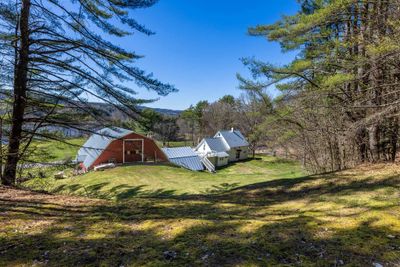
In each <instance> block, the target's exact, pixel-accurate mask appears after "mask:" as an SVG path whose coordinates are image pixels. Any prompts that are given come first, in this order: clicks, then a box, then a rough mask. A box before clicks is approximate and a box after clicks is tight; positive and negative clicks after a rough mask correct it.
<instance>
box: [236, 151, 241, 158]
mask: <svg viewBox="0 0 400 267" xmlns="http://www.w3.org/2000/svg"><path fill="white" fill-rule="evenodd" d="M240 152H242V150H240V149H238V150H236V159H240Z"/></svg>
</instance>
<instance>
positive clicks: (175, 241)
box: [0, 158, 400, 266]
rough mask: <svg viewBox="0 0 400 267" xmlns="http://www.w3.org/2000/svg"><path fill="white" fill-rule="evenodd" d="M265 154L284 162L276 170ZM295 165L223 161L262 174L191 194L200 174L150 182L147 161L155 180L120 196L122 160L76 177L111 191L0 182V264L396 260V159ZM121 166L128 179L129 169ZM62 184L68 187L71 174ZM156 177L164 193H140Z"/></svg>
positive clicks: (399, 174) (399, 215)
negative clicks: (308, 170) (337, 166)
mask: <svg viewBox="0 0 400 267" xmlns="http://www.w3.org/2000/svg"><path fill="white" fill-rule="evenodd" d="M274 164H276V166H279V168H280V167H282V165H281V164H287V165H286V167H285V165H283V167H284V168H283V170H282V174H281V176H280V175H279V174H278V173H277V171H278V170H277V169H275V167H274ZM260 165H263V166H260ZM141 168H142V169H145V168H147V166H146V167H144V166H141ZM169 168H171V167H169ZM261 168H264V169H265V170H264V171H263V170H262V169H261ZM292 168H293V170H291V169H292ZM296 168H298V167H296V166H295V165H294V164H292V167H290V163H287V162H286V163H285V162H280V161H274V160H273V159H270V158H269V159H264V160H262V161H254V162H253V161H249V162H245V163H243V165H235V166H232V169H230V170H229V169H225V170H223V172H226V173H229V172H232V173H231V174H230V176H231V177H233V178H232V179H233V181H239V180H240V181H241V182H242V183H245V180H246V179H251V177H252V176H254V177H257V176H258V174H256V173H257V172H264V173H263V174H262V175H259V178H257V179H262V177H264V181H261V180H260V181H259V182H256V178H254V180H253V181H252V182H250V181H249V184H248V185H245V186H237V187H235V188H234V189H231V190H229V189H227V188H224V189H220V190H217V191H214V192H208V193H207V192H205V193H203V194H191V193H190V192H192V190H198V191H203V189H204V188H206V187H208V186H209V185H210V182H208V183H207V184H208V185H207V186H204V184H203V185H202V180H201V179H206V178H205V176H204V177H200V176H199V179H200V180H199V183H196V181H197V180H196V179H194V178H190V177H186V176H181V177H179V178H180V180H181V181H182V183H183V184H182V185H174V187H172V186H173V184H174V183H176V181H177V180H176V179H175V182H172V181H171V182H170V183H169V184H166V183H167V182H165V184H161V181H162V180H169V179H173V177H172V176H171V173H168V172H166V170H162V169H159V173H157V176H156V177H153V178H151V179H152V181H156V179H158V180H159V184H157V185H153V188H152V189H151V187H150V186H149V184H147V187H145V188H139V189H136V188H135V187H133V188H132V190H133V191H134V192H137V191H139V192H142V193H140V194H136V193H132V192H129V189H125V192H129V193H127V195H126V197H122V198H121V195H118V194H115V193H113V192H112V188H116V189H115V190H118V187H117V186H116V185H114V186H111V185H110V183H115V182H114V181H113V180H114V179H123V178H121V177H118V175H117V174H119V175H121V176H122V175H126V171H127V170H131V171H133V170H135V171H138V172H139V171H140V168H138V169H135V168H134V167H133V166H132V167H126V168H120V169H115V170H110V171H108V172H103V173H101V175H106V174H107V177H103V178H101V177H100V176H98V177H97V178H96V177H94V176H93V175H94V174H90V175H87V176H84V177H82V179H83V180H82V181H81V182H80V183H79V184H78V185H84V184H87V186H91V185H92V184H97V183H99V182H100V181H102V182H103V183H107V185H104V186H99V189H96V190H95V191H98V192H99V194H98V196H99V197H102V196H104V197H106V198H113V199H117V200H120V201H110V200H104V199H102V200H99V199H91V198H86V197H79V196H67V195H53V194H44V193H35V192H32V191H26V190H17V189H10V188H5V187H0V253H1V256H0V266H31V265H35V264H36V265H46V266H81V265H89V266H399V265H400V206H399V204H400V203H399V202H400V168H399V166H398V165H384V164H382V165H374V166H361V167H359V168H356V169H353V170H348V171H343V172H338V173H331V174H326V175H319V176H299V173H298V171H297V169H296ZM246 170H247V177H246V178H243V179H240V177H239V176H240V174H239V173H236V174H235V173H233V172H234V171H237V172H238V171H243V173H244V174H243V175H246ZM250 170H257V171H254V173H253V174H252V173H248V172H250ZM291 171H293V172H294V173H292V174H291ZM142 172H144V171H143V170H142ZM174 172H175V175H178V174H179V175H181V174H184V173H183V172H182V170H179V169H177V170H175V171H174ZM269 172H270V173H269ZM110 174H112V175H116V176H109V175H110ZM142 174H143V173H141V174H140V175H142ZM290 174H291V175H292V176H291V177H290ZM131 175H132V179H133V180H134V181H135V183H136V182H138V181H139V180H138V179H140V177H139V176H140V175H138V177H135V176H134V174H133V173H131ZM205 175H206V174H205ZM210 175H211V174H210ZM235 175H236V176H235ZM211 177H213V179H216V180H218V179H223V178H221V177H219V176H217V175H216V176H212V175H211ZM79 179H81V178H79ZM96 179H97V181H96V182H94V180H96ZM105 179H107V180H105ZM124 179H128V178H127V176H126V178H124ZM146 179H147V180H146V181H140V182H139V183H138V184H137V186H140V185H142V184H145V183H148V182H149V181H150V178H149V176H147V178H146ZM187 179H189V181H190V183H189V181H187ZM238 179H239V180H238ZM121 181H122V180H121ZM121 181H120V182H119V183H120V184H121V185H122V184H124V183H126V182H127V181H126V182H121ZM62 183H63V184H65V187H64V189H65V190H66V188H67V187H68V186H69V187H70V188H69V189H68V190H70V191H69V193H70V194H72V193H74V192H73V190H72V189H73V187H71V185H72V184H69V182H68V183H67V182H66V181H62ZM73 183H77V181H74V182H73ZM133 183H134V182H131V184H133ZM185 183H187V184H185ZM219 183H220V181H219V182H217V184H219ZM63 184H58V185H56V186H55V187H54V188H58V187H60V186H62V185H63ZM189 185H190V188H187V187H188V186H189ZM109 186H110V187H109ZM167 186H170V188H169V187H167ZM157 188H164V190H173V192H170V193H168V194H164V193H160V194H159V193H156V194H150V193H149V192H150V191H152V192H158V191H157V190H156V189H157ZM172 188H173V189H172ZM193 188H194V189H193ZM201 188H203V189H201ZM76 190H77V191H76V192H75V193H76V194H79V195H84V194H83V193H82V192H81V191H80V190H81V188H79V187H78V186H77V187H76ZM146 190H147V191H149V192H147V193H145V192H146ZM107 191H108V192H109V193H110V194H111V195H108V194H106V192H107ZM185 192H186V193H185ZM63 193H66V192H64V191H63ZM89 194H90V193H89ZM118 196H119V197H118ZM373 264H375V265H373ZM377 264H381V265H377Z"/></svg>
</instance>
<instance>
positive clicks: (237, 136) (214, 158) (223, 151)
mask: <svg viewBox="0 0 400 267" xmlns="http://www.w3.org/2000/svg"><path fill="white" fill-rule="evenodd" d="M195 151H196V152H197V153H198V154H199V155H200V156H202V157H207V158H208V159H209V160H210V161H211V162H212V163H213V164H214V166H216V167H221V166H224V165H227V164H228V162H233V161H239V160H245V159H247V158H248V153H249V143H248V142H247V140H246V138H245V137H244V136H243V135H242V133H241V132H240V131H238V130H234V129H233V128H232V129H231V130H230V131H219V132H217V133H216V134H215V136H214V137H213V138H204V139H203V140H202V141H201V142H200V143H199V144H198V145H197V147H196V148H195Z"/></svg>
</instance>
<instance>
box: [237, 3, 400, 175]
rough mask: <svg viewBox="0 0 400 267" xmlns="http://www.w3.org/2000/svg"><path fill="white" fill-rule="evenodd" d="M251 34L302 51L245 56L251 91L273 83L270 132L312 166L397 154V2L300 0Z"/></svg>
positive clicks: (244, 82) (245, 83) (340, 165)
mask: <svg viewBox="0 0 400 267" xmlns="http://www.w3.org/2000/svg"><path fill="white" fill-rule="evenodd" d="M299 3H300V6H301V10H300V11H299V12H298V13H297V14H296V15H293V16H285V17H284V18H282V19H281V20H279V21H277V22H276V23H274V24H272V25H258V26H255V27H252V28H250V29H249V34H250V35H252V36H261V37H266V38H267V39H268V40H269V41H276V42H279V44H280V45H281V47H282V50H283V51H297V56H296V58H295V59H294V60H293V61H292V62H290V63H289V64H287V65H284V66H276V65H273V64H270V63H266V62H262V61H259V60H257V59H255V58H246V59H243V62H244V64H245V65H246V66H248V68H249V70H250V71H251V73H252V76H253V77H252V78H251V79H246V78H243V77H242V76H239V80H240V82H241V86H242V87H243V88H247V90H250V91H255V92H259V91H265V90H267V91H268V90H270V88H276V89H278V90H279V91H280V95H279V97H277V98H276V99H275V100H274V103H273V112H272V113H271V114H270V115H269V116H267V117H266V118H265V121H268V124H269V127H267V128H266V131H265V136H268V137H269V139H272V140H274V143H275V144H280V145H282V146H288V147H290V149H291V151H292V153H293V154H294V155H296V156H297V157H298V158H299V159H301V160H302V162H303V164H304V165H305V166H306V167H307V168H308V169H309V170H311V171H313V172H327V171H335V170H340V169H344V168H348V167H352V166H354V165H356V164H359V163H362V162H372V163H373V162H378V161H395V160H396V158H397V154H398V153H397V151H398V139H399V102H400V98H399V89H398V88H399V78H400V68H399V66H400V46H399V44H400V42H399V41H400V23H399V19H398V18H399V16H400V1H398V0H390V1H389V0H369V1H365V0H329V1H320V0H301V1H299Z"/></svg>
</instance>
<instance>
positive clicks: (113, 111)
mask: <svg viewBox="0 0 400 267" xmlns="http://www.w3.org/2000/svg"><path fill="white" fill-rule="evenodd" d="M90 105H91V106H92V107H94V108H99V109H101V110H104V111H107V112H108V113H109V114H110V115H112V114H114V116H115V115H116V114H118V115H119V116H122V117H123V118H124V117H125V116H126V115H125V114H122V112H120V111H119V110H118V109H116V108H115V107H114V106H113V105H111V104H108V103H101V102H91V103H90ZM138 108H139V110H143V109H152V110H154V111H156V112H158V113H160V114H162V115H166V116H179V114H181V113H182V110H176V109H165V108H150V107H146V106H139V107H138ZM118 115H116V116H118Z"/></svg>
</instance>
